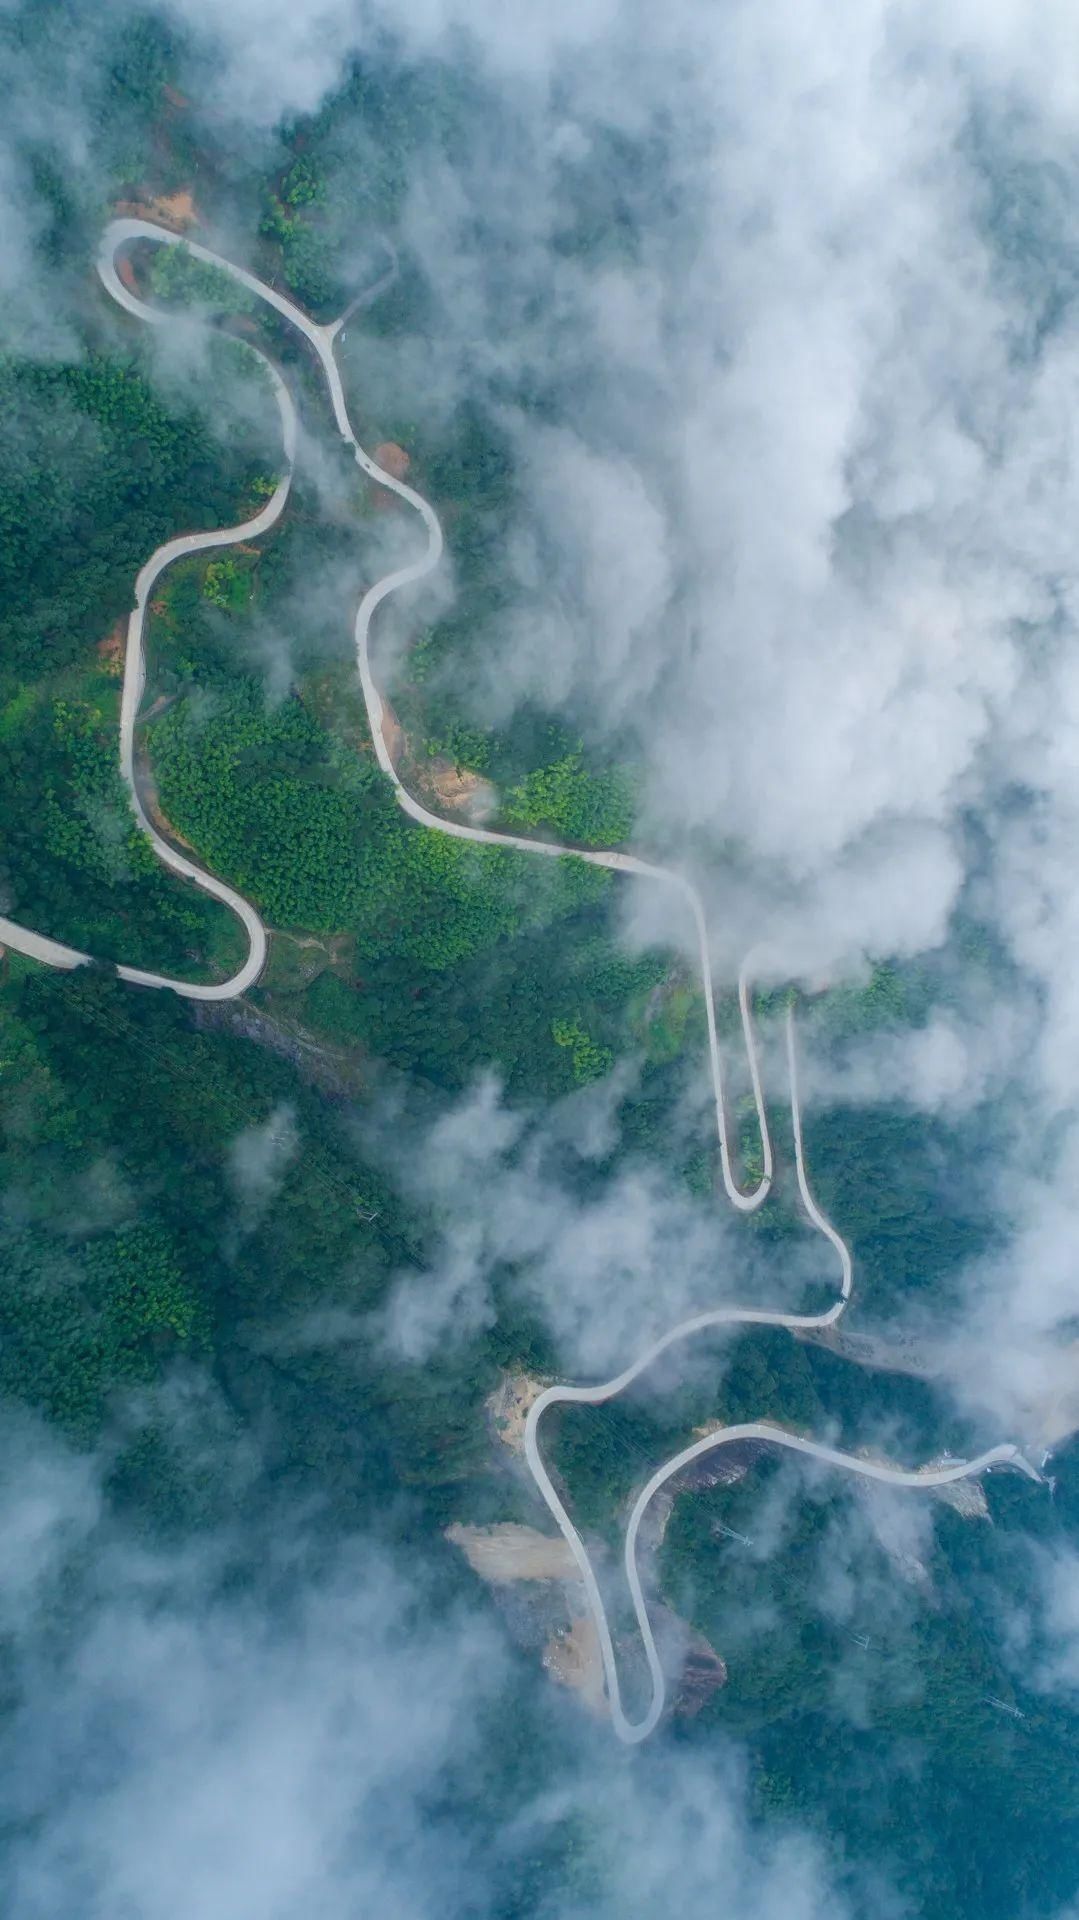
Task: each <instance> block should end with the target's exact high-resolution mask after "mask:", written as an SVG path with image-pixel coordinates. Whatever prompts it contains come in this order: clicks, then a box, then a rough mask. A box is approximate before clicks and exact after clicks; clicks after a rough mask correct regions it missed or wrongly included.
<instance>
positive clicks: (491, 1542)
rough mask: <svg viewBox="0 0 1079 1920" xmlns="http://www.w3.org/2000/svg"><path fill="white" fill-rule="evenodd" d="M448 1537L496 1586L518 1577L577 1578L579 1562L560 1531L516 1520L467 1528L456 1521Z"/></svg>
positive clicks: (543, 1578)
mask: <svg viewBox="0 0 1079 1920" xmlns="http://www.w3.org/2000/svg"><path fill="white" fill-rule="evenodd" d="M446 1538H447V1540H450V1541H452V1542H453V1545H454V1546H455V1547H460V1549H461V1552H462V1553H463V1554H464V1556H465V1559H466V1560H467V1561H468V1564H469V1566H470V1567H471V1568H472V1570H473V1572H474V1573H478V1574H479V1576H480V1578H481V1579H482V1580H487V1581H491V1582H493V1583H494V1584H495V1585H496V1586H506V1585H508V1584H511V1583H512V1582H513V1581H515V1580H575V1579H577V1578H578V1574H577V1562H576V1561H575V1559H574V1558H573V1555H572V1553H571V1552H570V1550H569V1547H568V1545H567V1543H566V1541H565V1540H563V1538H562V1535H561V1534H560V1533H555V1534H549V1533H538V1532H537V1530H536V1528H535V1527H523V1526H521V1525H520V1524H519V1523H518V1522H517V1521H516V1520H500V1521H496V1522H495V1524H494V1525H493V1526H489V1527H466V1526H463V1525H462V1524H461V1522H460V1521H459V1520H455V1521H454V1523H453V1525H452V1526H451V1527H447V1528H446Z"/></svg>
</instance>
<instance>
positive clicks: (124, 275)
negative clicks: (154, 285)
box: [116, 253, 140, 293]
mask: <svg viewBox="0 0 1079 1920" xmlns="http://www.w3.org/2000/svg"><path fill="white" fill-rule="evenodd" d="M116 272H117V274H118V276H119V280H120V285H121V286H122V287H126V288H127V290H128V292H129V293H138V292H139V290H140V289H139V283H138V281H137V279H136V278H135V269H134V267H133V266H132V264H131V262H130V260H129V259H128V257H127V255H126V253H125V254H121V256H120V258H119V260H118V261H117V262H116Z"/></svg>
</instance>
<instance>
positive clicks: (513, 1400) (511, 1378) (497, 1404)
mask: <svg viewBox="0 0 1079 1920" xmlns="http://www.w3.org/2000/svg"><path fill="white" fill-rule="evenodd" d="M543 1388H544V1382H543V1381H542V1380H537V1379H535V1378H534V1377H533V1375H532V1374H529V1373H507V1374H506V1376H505V1378H504V1380H503V1381H502V1384H501V1386H500V1387H496V1388H495V1390H494V1392H493V1393H492V1394H491V1395H490V1396H489V1398H488V1400H487V1412H488V1414H489V1415H490V1418H491V1424H492V1426H493V1427H494V1430H495V1432H496V1433H497V1435H498V1437H499V1439H500V1440H501V1441H502V1443H503V1445H504V1446H507V1447H509V1449H510V1451H511V1452H512V1453H523V1452H524V1444H525V1421H526V1420H527V1418H528V1409H529V1407H530V1406H531V1405H532V1402H533V1400H537V1399H538V1398H539V1396H540V1394H541V1393H542V1392H543Z"/></svg>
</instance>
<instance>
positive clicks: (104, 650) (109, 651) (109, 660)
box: [95, 620, 126, 680]
mask: <svg viewBox="0 0 1079 1920" xmlns="http://www.w3.org/2000/svg"><path fill="white" fill-rule="evenodd" d="M125 630H126V624H125V622H124V621H123V620H118V621H117V622H116V625H115V626H114V627H113V628H112V629H111V630H110V631H109V632H108V633H107V634H106V635H105V638H104V640H99V641H98V643H97V646H96V648H95V652H96V654H97V657H98V659H99V660H100V661H101V664H102V666H103V667H104V669H105V672H106V673H107V674H108V675H109V677H110V679H113V680H118V679H119V678H120V675H121V674H122V673H123V670H124V633H125Z"/></svg>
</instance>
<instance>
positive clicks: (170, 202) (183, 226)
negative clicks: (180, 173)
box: [116, 187, 199, 271]
mask: <svg viewBox="0 0 1079 1920" xmlns="http://www.w3.org/2000/svg"><path fill="white" fill-rule="evenodd" d="M116 211H117V213H119V214H123V215H124V216H125V217H126V218H127V219H131V220H156V221H158V222H159V224H160V225H161V226H163V227H171V228H172V231H173V232H174V233H186V232H187V229H188V227H196V226H198V221H199V216H198V209H197V207H196V206H195V197H194V195H193V194H192V193H191V191H190V189H189V188H187V187H183V188H181V190H180V192H179V193H158V194H147V196H146V198H145V199H144V200H118V201H117V202H116ZM121 271H122V269H121Z"/></svg>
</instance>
